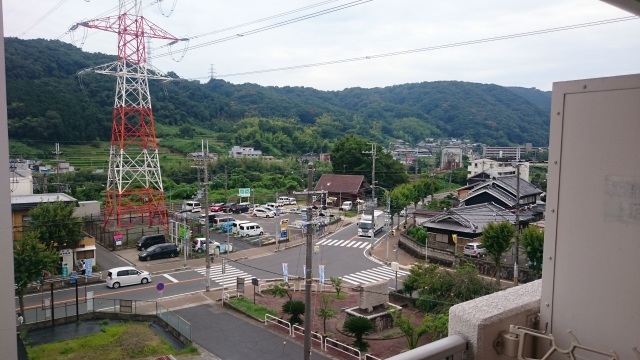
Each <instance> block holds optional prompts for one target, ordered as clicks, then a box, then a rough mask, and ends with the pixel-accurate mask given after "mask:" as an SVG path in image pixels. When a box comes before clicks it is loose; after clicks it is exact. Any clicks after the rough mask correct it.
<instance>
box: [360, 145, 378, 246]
mask: <svg viewBox="0 0 640 360" xmlns="http://www.w3.org/2000/svg"><path fill="white" fill-rule="evenodd" d="M362 153H363V154H371V159H372V166H371V226H372V227H373V229H371V231H372V233H371V242H370V244H369V251H373V240H374V238H375V237H376V217H375V211H376V203H375V201H376V144H375V143H371V151H363V152H362Z"/></svg>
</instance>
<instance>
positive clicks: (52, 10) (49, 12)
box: [19, 0, 67, 36]
mask: <svg viewBox="0 0 640 360" xmlns="http://www.w3.org/2000/svg"><path fill="white" fill-rule="evenodd" d="M65 1H67V0H61V1H60V2H59V3H57V4H56V5H54V6H53V7H52V8H51V10H49V11H47V12H46V13H45V14H44V15H42V17H40V18H39V19H38V20H36V22H35V23H33V24H32V25H31V26H29V27H28V28H27V30H25V31H23V32H22V33H21V34H20V35H19V36H23V35H24V34H26V33H28V32H29V31H31V29H33V28H34V27H36V26H37V25H38V24H40V23H41V22H42V21H44V19H46V18H47V17H49V15H51V14H53V12H54V11H56V10H57V9H58V8H59V7H60V6H62V4H64V2H65Z"/></svg>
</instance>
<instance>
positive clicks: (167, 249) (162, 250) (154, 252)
mask: <svg viewBox="0 0 640 360" xmlns="http://www.w3.org/2000/svg"><path fill="white" fill-rule="evenodd" d="M179 254H180V250H178V246H176V244H158V245H153V246H152V247H150V248H148V249H147V250H143V251H140V252H139V253H138V259H140V260H144V261H149V260H153V259H162V258H174V257H176V256H178V255H179Z"/></svg>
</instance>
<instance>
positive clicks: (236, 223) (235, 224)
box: [231, 220, 251, 235]
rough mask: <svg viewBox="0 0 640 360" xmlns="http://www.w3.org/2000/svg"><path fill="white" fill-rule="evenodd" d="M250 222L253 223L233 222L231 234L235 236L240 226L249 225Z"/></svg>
mask: <svg viewBox="0 0 640 360" xmlns="http://www.w3.org/2000/svg"><path fill="white" fill-rule="evenodd" d="M250 222H251V221H249V220H236V221H234V222H232V223H231V233H232V234H234V235H235V234H237V233H238V230H239V226H240V225H242V224H248V223H250Z"/></svg>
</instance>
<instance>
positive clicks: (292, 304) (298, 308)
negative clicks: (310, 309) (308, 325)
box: [282, 300, 304, 325]
mask: <svg viewBox="0 0 640 360" xmlns="http://www.w3.org/2000/svg"><path fill="white" fill-rule="evenodd" d="M282 311H283V312H285V313H287V314H289V315H291V318H290V319H289V322H290V323H291V325H293V324H302V318H300V315H302V314H304V302H302V301H300V300H289V301H287V302H286V303H284V304H283V305H282Z"/></svg>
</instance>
